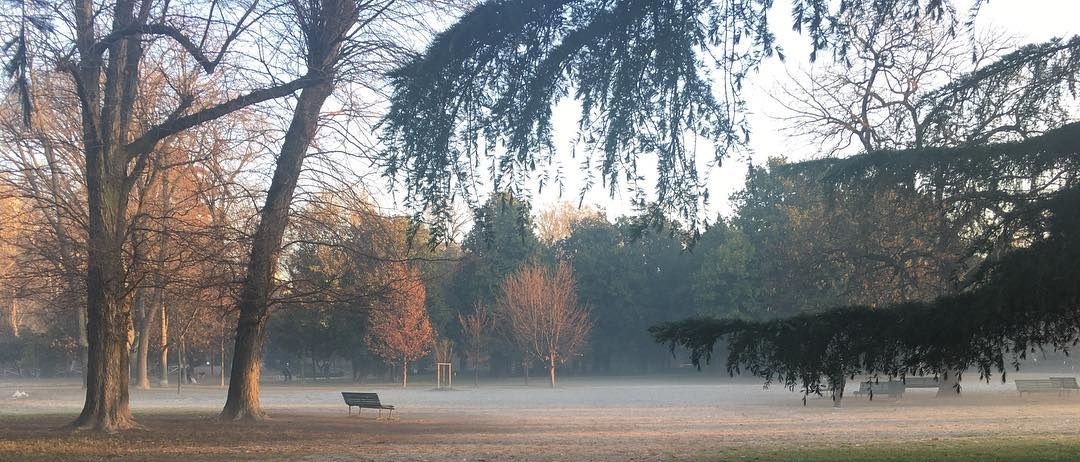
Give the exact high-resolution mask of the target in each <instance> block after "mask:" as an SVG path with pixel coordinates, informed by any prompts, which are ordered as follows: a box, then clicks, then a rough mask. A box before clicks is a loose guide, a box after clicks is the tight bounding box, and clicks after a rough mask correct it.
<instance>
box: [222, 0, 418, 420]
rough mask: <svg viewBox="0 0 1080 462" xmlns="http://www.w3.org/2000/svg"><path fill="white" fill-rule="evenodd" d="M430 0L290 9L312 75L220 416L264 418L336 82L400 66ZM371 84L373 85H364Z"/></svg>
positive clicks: (280, 161) (243, 292)
mask: <svg viewBox="0 0 1080 462" xmlns="http://www.w3.org/2000/svg"><path fill="white" fill-rule="evenodd" d="M425 3H426V2H398V1H395V0H361V1H357V0H308V1H302V2H292V3H290V5H289V7H290V8H291V9H292V10H293V11H292V13H293V15H294V16H295V17H296V18H297V20H298V23H297V26H298V28H299V29H300V30H301V31H302V33H303V43H302V45H301V47H300V48H301V49H302V50H303V53H304V56H305V66H306V73H307V75H309V76H311V77H312V78H313V79H315V80H314V83H313V84H312V85H310V86H307V87H306V88H304V90H303V91H302V92H301V93H300V95H299V97H298V98H297V101H296V105H295V106H294V108H293V113H292V119H291V120H290V123H289V128H288V130H287V131H286V133H285V137H284V140H283V144H282V147H281V151H280V153H279V154H278V156H277V164H276V166H275V169H274V175H273V178H272V179H271V182H270V187H269V189H268V191H267V195H266V200H265V204H264V205H263V207H262V210H261V211H260V216H259V221H258V225H256V228H255V233H254V237H253V240H252V246H251V251H250V254H249V257H248V267H247V272H246V274H245V276H244V282H243V284H242V286H241V289H240V295H239V301H238V308H239V312H240V317H239V320H238V323H237V329H236V342H235V351H234V354H233V365H232V372H231V380H230V382H229V394H228V398H227V400H226V402H225V407H224V409H222V411H221V418H222V419H225V420H259V419H261V418H262V417H263V412H262V409H261V408H260V406H259V377H260V374H261V362H262V345H263V342H264V338H265V333H266V323H267V319H268V313H269V311H268V310H269V307H270V295H271V293H272V292H273V288H274V281H273V277H274V271H275V269H276V268H277V262H278V258H279V255H280V252H281V244H282V237H283V236H284V234H285V229H286V226H287V224H288V216H289V206H290V204H291V202H292V199H293V195H294V192H295V189H296V186H297V183H298V181H299V179H300V174H301V171H302V167H303V164H304V159H305V157H306V156H307V154H308V149H309V148H310V147H311V145H312V142H313V140H314V139H315V135H316V132H317V130H318V128H319V115H320V112H321V110H322V107H323V104H324V103H325V102H326V100H327V98H329V97H330V95H331V93H332V92H333V90H334V85H335V84H336V83H339V81H340V80H342V79H344V78H345V77H347V76H352V77H363V78H371V75H370V74H368V73H366V72H376V73H377V72H379V70H380V69H381V67H380V64H383V63H386V62H394V61H395V60H396V59H397V57H398V55H399V53H400V52H402V51H403V47H402V45H401V44H400V42H399V41H395V40H396V39H401V35H402V34H406V35H407V34H408V33H409V32H410V30H411V29H410V26H409V24H410V23H411V22H412V21H414V20H415V16H414V15H415V14H417V11H416V10H417V8H418V7H419V6H420V5H423V4H425ZM365 83H366V84H369V85H370V82H365Z"/></svg>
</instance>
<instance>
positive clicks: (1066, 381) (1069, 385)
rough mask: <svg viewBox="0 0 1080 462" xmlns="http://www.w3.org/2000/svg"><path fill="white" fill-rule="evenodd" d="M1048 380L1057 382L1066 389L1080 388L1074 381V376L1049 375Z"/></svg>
mask: <svg viewBox="0 0 1080 462" xmlns="http://www.w3.org/2000/svg"><path fill="white" fill-rule="evenodd" d="M1050 380H1053V381H1055V382H1058V384H1059V386H1060V387H1061V388H1065V389H1067V390H1080V384H1077V383H1076V377H1050Z"/></svg>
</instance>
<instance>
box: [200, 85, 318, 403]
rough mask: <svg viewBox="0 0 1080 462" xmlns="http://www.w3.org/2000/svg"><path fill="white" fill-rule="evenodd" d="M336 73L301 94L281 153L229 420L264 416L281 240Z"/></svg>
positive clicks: (241, 336) (245, 304)
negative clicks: (262, 388)
mask: <svg viewBox="0 0 1080 462" xmlns="http://www.w3.org/2000/svg"><path fill="white" fill-rule="evenodd" d="M332 90H333V84H332V82H331V81H330V77H329V76H326V78H325V79H324V80H323V81H322V82H320V83H318V84H316V85H314V86H312V87H309V88H305V89H304V90H303V91H302V92H300V97H299V98H298V99H297V102H296V108H295V109H294V110H293V118H292V122H291V123H290V124H289V130H288V131H287V132H286V133H285V141H284V144H283V145H282V147H281V154H280V155H279V156H278V160H277V167H276V168H275V169H274V177H273V179H272V180H271V182H270V189H269V190H268V191H267V194H266V204H265V205H264V206H263V209H262V212H261V217H260V219H259V225H258V227H257V228H256V230H255V236H254V239H253V241H252V244H251V254H250V255H251V257H250V259H249V260H248V268H247V277H246V279H245V280H244V283H243V286H242V287H241V291H240V299H239V302H238V308H239V311H240V318H239V320H238V321H237V324H236V343H235V346H234V354H233V361H232V369H231V373H230V375H229V377H230V379H229V394H228V398H226V401H225V408H224V409H223V410H222V411H221V418H222V419H224V420H261V419H262V418H263V417H265V415H264V414H263V412H262V408H261V407H260V406H259V377H260V375H261V373H262V347H263V341H264V340H265V337H266V321H267V319H268V315H269V311H268V310H269V305H270V292H271V290H272V288H273V276H274V269H275V268H277V262H278V257H279V255H280V253H281V241H282V238H283V236H284V234H285V226H286V225H287V224H288V216H289V204H290V203H291V202H292V198H293V192H294V191H295V190H296V183H297V181H299V179H300V170H301V167H302V166H303V162H304V156H305V155H306V154H307V149H308V146H310V145H311V141H312V139H314V138H315V132H316V129H317V128H318V122H319V112H320V111H321V110H322V105H323V103H324V102H325V101H326V98H327V97H329V96H330V93H331V91H332Z"/></svg>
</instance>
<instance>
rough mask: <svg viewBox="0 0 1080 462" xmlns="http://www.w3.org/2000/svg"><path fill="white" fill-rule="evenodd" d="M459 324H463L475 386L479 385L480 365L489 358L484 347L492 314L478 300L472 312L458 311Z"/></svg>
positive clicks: (466, 350)
mask: <svg viewBox="0 0 1080 462" xmlns="http://www.w3.org/2000/svg"><path fill="white" fill-rule="evenodd" d="M458 324H460V325H461V333H462V335H464V337H465V357H466V358H467V359H468V360H469V365H470V366H472V368H473V386H476V387H479V386H480V366H481V365H483V364H484V363H486V362H487V360H488V357H487V355H486V354H484V351H483V348H484V344H485V343H487V337H488V334H489V332H490V331H491V328H492V327H493V323H492V319H491V315H490V314H489V313H488V310H487V308H486V307H485V306H484V305H483V304H482V303H479V302H478V303H476V304H475V305H473V312H472V313H470V314H468V315H464V314H462V313H458Z"/></svg>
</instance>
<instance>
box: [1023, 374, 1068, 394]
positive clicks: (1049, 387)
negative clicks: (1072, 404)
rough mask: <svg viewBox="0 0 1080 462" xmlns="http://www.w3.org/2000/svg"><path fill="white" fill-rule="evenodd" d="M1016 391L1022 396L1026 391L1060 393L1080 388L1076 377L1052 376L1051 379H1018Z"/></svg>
mask: <svg viewBox="0 0 1080 462" xmlns="http://www.w3.org/2000/svg"><path fill="white" fill-rule="evenodd" d="M1015 382H1016V391H1017V392H1019V393H1020V396H1024V393H1040V392H1057V394H1058V395H1061V394H1063V393H1066V392H1069V393H1071V392H1072V391H1074V390H1080V385H1078V384H1077V383H1076V377H1050V378H1049V379H1034V380H1023V379H1017V380H1016V381H1015Z"/></svg>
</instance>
